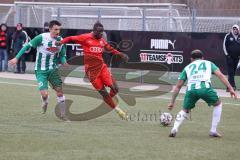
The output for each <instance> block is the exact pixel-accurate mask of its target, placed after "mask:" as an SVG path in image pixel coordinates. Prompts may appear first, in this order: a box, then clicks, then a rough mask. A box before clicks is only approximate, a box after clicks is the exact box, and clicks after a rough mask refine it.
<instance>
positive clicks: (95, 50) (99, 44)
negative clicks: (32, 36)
mask: <svg viewBox="0 0 240 160" xmlns="http://www.w3.org/2000/svg"><path fill="white" fill-rule="evenodd" d="M103 31H104V28H103V25H102V24H101V23H100V22H96V23H95V24H94V26H93V31H92V32H90V33H86V34H81V35H77V36H69V37H66V38H64V39H62V40H61V41H57V42H56V45H62V44H66V43H69V42H75V43H78V44H80V45H81V46H82V48H83V51H84V66H85V72H86V75H87V77H88V78H89V80H90V82H91V83H92V85H93V87H94V88H95V89H96V90H97V91H98V92H99V93H100V94H101V95H102V97H103V100H104V101H105V102H106V103H107V104H108V105H109V106H110V107H111V108H113V109H114V110H115V111H116V113H117V114H118V115H119V116H120V117H121V118H122V119H124V120H127V119H128V116H127V114H126V113H125V112H124V111H123V110H122V109H121V108H120V107H119V106H118V105H117V104H115V102H114V101H113V99H112V97H114V96H115V95H116V94H117V93H118V86H117V84H116V81H115V80H114V78H113V77H112V75H111V73H110V71H109V70H108V68H107V65H106V64H105V63H104V61H103V58H102V54H103V51H104V49H105V50H107V51H109V52H111V53H112V54H114V55H119V56H120V57H121V58H122V59H123V60H124V61H126V62H127V61H128V56H127V55H126V54H124V53H121V52H119V51H117V50H115V49H114V48H113V47H111V45H110V44H108V43H107V42H106V41H105V40H104V39H103V38H102V36H103ZM106 87H110V88H111V90H110V93H108V92H107V90H106Z"/></svg>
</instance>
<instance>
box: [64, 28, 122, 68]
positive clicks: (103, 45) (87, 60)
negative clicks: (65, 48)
mask: <svg viewBox="0 0 240 160" xmlns="http://www.w3.org/2000/svg"><path fill="white" fill-rule="evenodd" d="M61 42H62V43H68V42H75V43H78V44H80V45H81V47H82V48H83V52H84V65H85V67H86V69H87V70H88V69H96V68H98V67H99V66H102V65H103V64H104V61H103V58H102V54H103V51H104V49H106V50H108V51H110V52H111V53H112V54H119V51H117V50H115V49H114V48H113V47H111V45H110V44H108V43H107V42H106V41H105V40H104V39H103V38H101V39H96V38H95V37H94V36H93V34H92V33H86V34H81V35H78V36H70V37H66V38H64V39H63V40H61Z"/></svg>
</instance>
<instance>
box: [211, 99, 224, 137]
mask: <svg viewBox="0 0 240 160" xmlns="http://www.w3.org/2000/svg"><path fill="white" fill-rule="evenodd" d="M221 114H222V103H220V104H219V105H218V106H215V107H214V108H213V113H212V127H211V130H210V132H217V126H218V123H219V122H220V119H221Z"/></svg>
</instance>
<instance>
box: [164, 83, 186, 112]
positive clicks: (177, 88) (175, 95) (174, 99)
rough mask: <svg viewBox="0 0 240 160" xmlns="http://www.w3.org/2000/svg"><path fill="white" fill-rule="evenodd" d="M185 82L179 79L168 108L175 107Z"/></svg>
mask: <svg viewBox="0 0 240 160" xmlns="http://www.w3.org/2000/svg"><path fill="white" fill-rule="evenodd" d="M184 82H185V81H183V80H178V82H177V84H176V86H175V87H174V90H173V94H172V99H171V102H170V104H169V105H168V109H169V110H172V109H173V107H174V104H175V101H176V98H177V96H178V94H179V92H180V90H181V88H182V86H183V85H184Z"/></svg>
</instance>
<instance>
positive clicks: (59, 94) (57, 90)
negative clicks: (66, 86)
mask: <svg viewBox="0 0 240 160" xmlns="http://www.w3.org/2000/svg"><path fill="white" fill-rule="evenodd" d="M55 91H56V94H57V96H58V97H62V96H63V91H62V89H61V88H56V89H55Z"/></svg>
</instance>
